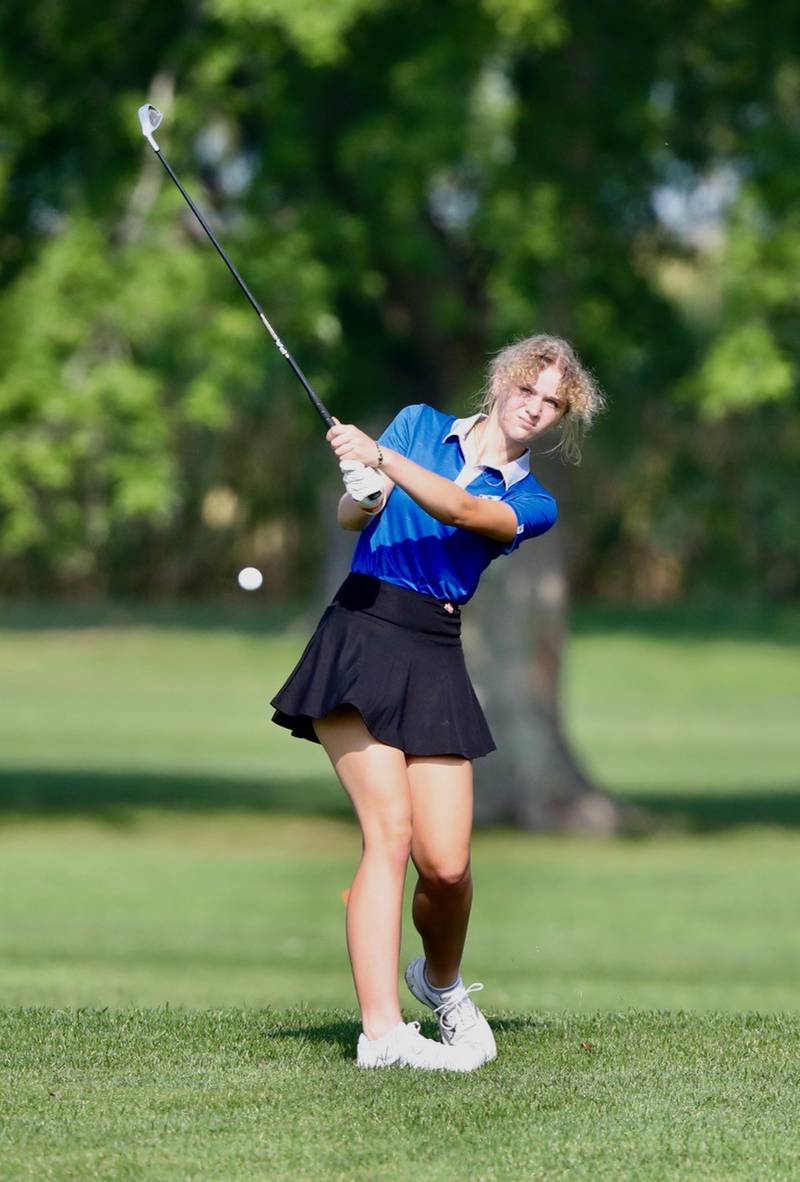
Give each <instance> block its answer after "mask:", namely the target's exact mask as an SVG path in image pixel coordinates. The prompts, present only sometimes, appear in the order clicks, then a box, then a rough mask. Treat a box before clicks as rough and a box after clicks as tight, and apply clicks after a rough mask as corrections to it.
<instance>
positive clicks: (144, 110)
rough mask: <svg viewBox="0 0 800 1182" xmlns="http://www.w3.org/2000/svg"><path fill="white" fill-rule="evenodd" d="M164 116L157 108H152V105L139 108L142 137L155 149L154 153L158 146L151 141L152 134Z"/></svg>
mask: <svg viewBox="0 0 800 1182" xmlns="http://www.w3.org/2000/svg"><path fill="white" fill-rule="evenodd" d="M163 118H164V116H163V115H162V114H161V112H160V111H159V109H158V107H154V106H153V104H152V103H145V104H144V106H143V107H140V108H139V125H140V127H141V129H142V135H143V136H144V137H145V139H147V140H149V141H150V144H151V146H152V147H153V148H155V150H156V152H157V151H158V150H159V149H158V144H157V143H156V141H155V140H154V139H153V132H154V131H155V130H156V128H157V127H158V126H159V124H160V123H161V120H162V119H163Z"/></svg>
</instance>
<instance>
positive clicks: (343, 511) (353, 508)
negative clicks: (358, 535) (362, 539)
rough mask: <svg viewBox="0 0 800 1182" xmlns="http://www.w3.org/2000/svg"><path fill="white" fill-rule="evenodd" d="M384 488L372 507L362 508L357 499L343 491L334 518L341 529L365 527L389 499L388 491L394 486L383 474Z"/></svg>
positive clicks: (359, 529) (360, 528)
mask: <svg viewBox="0 0 800 1182" xmlns="http://www.w3.org/2000/svg"><path fill="white" fill-rule="evenodd" d="M383 479H384V485H385V487H384V490H383V497H382V498H381V500H380V501H379V502H378V505H377V506H376V508H374V509H364V508H362V506H361V505H359V503H358V501H354V500H353V498H352V497H351V496H350V494H349V493H345V494H344V496H343V497H342V498H341V500H340V501H339V506H338V508H337V510H336V520H337V521H338V523H339V525H340V526H341V527H342V529H353V530H357V531H359V532H360V531H361V530H362V529H365V528H366V527H367V526H368V525H369V523H370V521H371V519H372V518H373V517H377V515H378V514H379V513H380V512H381V510H382V509H383V508H384V507H385V505H386V502H387V501H388V499H389V493H390V492H391V491H392V489H393V488H394V482H393V481H391V480H389V479H388V478H387V477H386V476H384V478H383Z"/></svg>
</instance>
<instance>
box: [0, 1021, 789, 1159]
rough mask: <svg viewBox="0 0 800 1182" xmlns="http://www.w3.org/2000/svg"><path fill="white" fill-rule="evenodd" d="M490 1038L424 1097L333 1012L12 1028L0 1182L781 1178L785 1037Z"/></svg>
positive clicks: (422, 1082) (535, 1026) (708, 1027)
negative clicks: (368, 1058) (374, 1057)
mask: <svg viewBox="0 0 800 1182" xmlns="http://www.w3.org/2000/svg"><path fill="white" fill-rule="evenodd" d="M498 1025H499V1032H500V1035H501V1045H502V1060H501V1061H498V1062H496V1063H494V1064H491V1065H489V1066H487V1067H485V1068H483V1069H482V1070H481V1071H480V1072H478V1073H476V1074H474V1075H471V1076H467V1077H463V1078H462V1077H451V1076H447V1077H441V1076H436V1075H428V1076H423V1077H420V1075H419V1074H417V1073H414V1074H413V1075H412V1074H410V1073H407V1072H397V1071H394V1072H359V1071H358V1069H357V1068H356V1067H355V1066H354V1065H353V1062H352V1059H351V1057H350V1054H351V1046H352V1040H353V1038H354V1036H355V1024H354V1022H353V1021H352V1018H351V1017H350V1016H349V1015H348V1014H344V1013H342V1012H340V1011H322V1012H317V1013H314V1014H311V1013H309V1011H308V1010H302V1009H300V1010H297V1009H296V1010H293V1011H287V1012H285V1013H282V1014H275V1013H272V1012H270V1011H265V1010H262V1011H248V1010H218V1011H205V1012H202V1013H197V1012H186V1013H182V1012H174V1011H172V1010H164V1009H162V1010H126V1011H116V1012H110V1013H98V1012H96V1011H89V1012H82V1013H74V1012H68V1011H52V1010H23V1011H19V1010H14V1011H10V1012H6V1013H5V1014H3V1015H0V1043H2V1045H3V1046H4V1047H5V1048H6V1050H4V1051H3V1052H2V1067H3V1076H4V1086H5V1088H6V1089H7V1091H8V1092H9V1093H10V1097H9V1099H8V1100H7V1101H6V1102H5V1103H4V1104H3V1127H4V1131H5V1138H4V1140H5V1142H6V1152H5V1153H4V1161H3V1178H4V1182H16V1180H18V1179H20V1180H21V1179H36V1182H41V1180H43V1179H53V1178H55V1179H58V1180H59V1182H67V1180H69V1182H72V1180H74V1182H90V1180H93V1179H97V1180H100V1182H109V1180H111V1179H120V1180H122V1179H141V1178H147V1179H151V1180H155V1179H159V1180H163V1182H174V1180H175V1179H186V1180H189V1179H192V1180H195V1179H196V1180H203V1182H207V1180H210V1179H219V1180H220V1182H240V1180H241V1182H244V1180H256V1179H258V1180H262V1179H274V1180H275V1182H282V1180H284V1179H285V1180H287V1182H288V1180H289V1179H292V1180H296V1179H303V1180H305V1179H330V1180H337V1182H351V1180H353V1182H358V1180H363V1182H375V1180H381V1182H383V1180H389V1179H391V1180H395V1179H397V1180H405V1179H410V1178H416V1177H422V1178H425V1179H429V1180H431V1182H445V1180H446V1182H450V1180H453V1179H464V1178H469V1179H476V1180H481V1182H490V1180H491V1182H494V1180H497V1182H507V1180H509V1179H515V1180H516V1179H532V1180H537V1179H541V1180H542V1182H558V1180H560V1179H564V1180H565V1182H566V1180H569V1182H582V1180H589V1179H600V1180H609V1182H612V1180H613V1182H618V1180H619V1179H636V1180H637V1182H639V1180H641V1182H650V1180H652V1182H671V1180H673V1179H689V1178H704V1179H709V1180H712V1182H722V1180H725V1182H727V1180H729V1179H732V1178H742V1179H761V1178H763V1179H769V1180H770V1182H782V1180H787V1182H788V1180H789V1179H792V1178H795V1177H796V1176H797V1171H798V1168H799V1167H800V1154H799V1153H798V1147H797V1139H796V1129H797V1121H798V1117H800V1111H798V1100H797V1085H798V1082H800V1070H799V1069H798V1065H797V1054H796V1047H797V1038H798V1034H800V1023H798V1021H797V1020H796V1019H787V1018H780V1017H763V1016H758V1015H745V1016H741V1017H736V1018H732V1017H727V1018H723V1017H720V1016H715V1017H704V1018H698V1017H697V1016H695V1015H687V1014H680V1013H679V1014H643V1013H637V1012H631V1013H628V1014H601V1015H595V1016H587V1017H580V1018H579V1017H575V1016H564V1017H546V1018H541V1019H539V1018H536V1017H529V1016H524V1017H510V1018H507V1019H504V1020H502V1021H501V1022H500V1023H498ZM589 1048H591V1049H589Z"/></svg>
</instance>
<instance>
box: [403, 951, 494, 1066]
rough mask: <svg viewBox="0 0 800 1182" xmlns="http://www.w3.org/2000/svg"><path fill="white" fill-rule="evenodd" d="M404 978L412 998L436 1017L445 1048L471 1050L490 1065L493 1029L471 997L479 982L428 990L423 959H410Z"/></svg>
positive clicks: (492, 1055)
mask: <svg viewBox="0 0 800 1182" xmlns="http://www.w3.org/2000/svg"><path fill="white" fill-rule="evenodd" d="M405 978H406V985H407V986H408V988H409V989H410V990H411V992H412V993H413V994H414V997H416V999H417V1000H418V1001H421V1002H422V1003H423V1005H426V1006H429V1007H430V1008H431V1009H432V1010H433V1012H434V1014H435V1015H436V1020H437V1021H438V1023H439V1031H440V1033H441V1036H442V1044H443V1045H444V1046H448V1047H472V1048H473V1049H474V1050H476V1051H478V1052H479V1053H480V1054H481V1055H482V1059H481V1062H482V1063H489V1062H490V1061H491V1060H492V1059H495V1058H496V1057H497V1044H496V1043H495V1041H494V1035H493V1034H492V1028H491V1027H490V1025H489V1023H488V1022H487V1021H486V1019H485V1018H484V1016H483V1014H482V1013H481V1012H480V1010H479V1009H478V1007H477V1006H476V1005H475V1002H474V1001H473V1000H472V998H471V997H470V994H471V993H478V992H479V991H480V990H481V989H483V985H482V984H481V983H480V981H475V982H474V983H473V984H472V985H470V986H469V987H468V988H466V987H465V986H464V984H463V982H462V981H461V978H460V977H459V979H458V983H457V984H456V985H454V986H453V988H452V989H447V990H441V991H440V990H434V989H431V987H430V986H429V985H428V982H427V979H426V977H425V957H424V956H420V957H417V959H416V960H412V962H411V964H410V965H409V966H408V968H407V969H406V972H405Z"/></svg>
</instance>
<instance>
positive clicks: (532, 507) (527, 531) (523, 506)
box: [501, 488, 558, 554]
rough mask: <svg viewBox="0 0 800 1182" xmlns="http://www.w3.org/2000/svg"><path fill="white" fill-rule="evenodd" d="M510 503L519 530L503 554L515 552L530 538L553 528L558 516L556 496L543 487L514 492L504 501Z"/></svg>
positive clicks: (505, 547) (504, 548) (503, 550)
mask: <svg viewBox="0 0 800 1182" xmlns="http://www.w3.org/2000/svg"><path fill="white" fill-rule="evenodd" d="M504 503H505V504H506V505H510V506H511V508H512V509H513V510H514V513H515V514H516V517H517V532H516V535H515V536H514V537H513V538H512V539H511V541H510V542H509V543H508V544H507V545H506V546H504V547H503V549H502V551H501V553H502V554H513V553H514V551H515V550H516V549H517V547H518V546H519V545H521V543H522V542H525V541H527V539H528V538H537V537H539V535H540V534H546V533H547V531H548V530H549V529H551V528H552V527H553V526H554V525H555V523H556V519H557V517H558V506H557V504H556V501H555V497H552V496H551V495H550V493H549V492H546V491H545V489H543V488H535V489H531V490H530V491H529V490H527V489H524V490H521V491H520V492H518V493H516V495H514V493H513V492H512V495H511V496H510V497H509V498H508V499H507V500H505V501H504Z"/></svg>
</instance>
